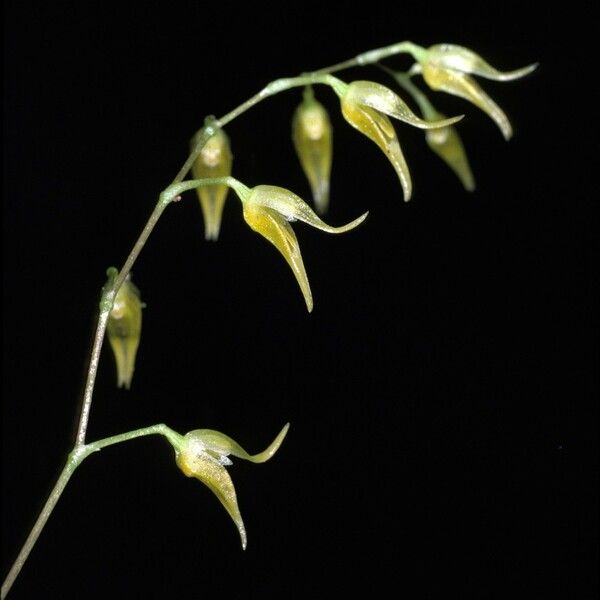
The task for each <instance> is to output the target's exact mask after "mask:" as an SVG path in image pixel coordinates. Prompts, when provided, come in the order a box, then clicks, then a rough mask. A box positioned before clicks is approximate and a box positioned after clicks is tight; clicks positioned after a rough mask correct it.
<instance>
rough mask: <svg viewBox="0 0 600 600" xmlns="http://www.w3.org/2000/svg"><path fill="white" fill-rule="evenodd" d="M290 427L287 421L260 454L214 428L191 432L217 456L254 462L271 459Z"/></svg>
mask: <svg viewBox="0 0 600 600" xmlns="http://www.w3.org/2000/svg"><path fill="white" fill-rule="evenodd" d="M289 428H290V424H289V423H286V424H285V425H284V427H283V429H282V430H281V431H280V432H279V433H278V434H277V437H276V438H275V439H274V440H273V441H272V442H271V444H270V445H269V446H268V447H267V448H266V449H265V450H263V451H262V452H259V453H258V454H248V453H247V452H246V451H245V450H244V449H243V448H242V447H241V446H240V445H239V444H238V443H237V442H236V441H235V440H232V439H231V438H230V437H229V436H228V435H225V434H224V433H221V432H220V431H215V430H214V429H195V430H194V431H191V432H190V434H194V435H195V436H196V437H197V438H198V439H199V440H201V441H202V443H203V444H204V446H205V447H206V449H207V451H212V452H214V453H215V454H216V455H217V457H218V456H222V455H225V456H228V455H230V454H231V455H233V456H237V457H238V458H243V459H244V460H249V461H251V462H253V463H263V462H266V461H267V460H269V459H270V458H271V457H272V456H273V454H275V452H277V450H279V446H281V443H282V442H283V440H284V438H285V436H286V434H287V432H288V429H289ZM190 434H188V435H190Z"/></svg>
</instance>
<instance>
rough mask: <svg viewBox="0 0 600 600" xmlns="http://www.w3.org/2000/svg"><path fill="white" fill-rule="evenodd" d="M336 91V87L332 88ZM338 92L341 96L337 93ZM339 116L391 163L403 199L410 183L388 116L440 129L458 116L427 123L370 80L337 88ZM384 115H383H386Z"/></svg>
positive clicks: (397, 98)
mask: <svg viewBox="0 0 600 600" xmlns="http://www.w3.org/2000/svg"><path fill="white" fill-rule="evenodd" d="M334 89H336V88H334ZM338 89H339V90H341V92H342V93H340V92H339V91H338ZM338 89H336V92H338V95H340V98H341V105H342V114H343V115H344V118H345V119H346V121H348V123H350V125H352V126H353V127H355V128H356V129H358V130H359V131H360V132H362V133H364V134H365V135H366V136H367V137H368V138H370V139H372V140H373V141H374V142H375V143H376V144H377V145H378V146H379V147H380V148H381V149H382V150H383V152H384V153H385V155H386V156H387V157H388V159H389V160H390V162H391V163H392V165H393V167H394V169H395V170H396V173H397V175H398V177H399V179H400V184H401V185H402V189H403V191H404V199H405V200H407V201H408V200H410V196H411V193H412V182H411V179H410V173H409V170H408V166H407V164H406V161H405V159H404V155H403V154H402V151H401V150H400V144H399V142H398V137H397V136H396V132H395V130H394V126H393V125H392V122H391V121H390V120H389V119H388V116H390V117H393V118H395V119H398V120H400V121H404V122H405V123H408V124H409V125H413V126H414V127H419V128H421V129H434V128H436V127H444V126H446V125H451V124H452V123H456V121H459V120H460V119H461V118H462V116H459V117H452V118H450V119H444V120H442V121H437V122H434V123H431V122H429V121H425V120H423V119H420V118H419V117H418V116H417V115H415V114H414V113H413V112H412V111H411V110H410V108H409V107H408V105H407V104H406V103H405V102H404V100H402V98H400V96H398V95H397V94H395V93H394V92H393V91H392V90H390V89H389V88H387V87H385V86H384V85H381V84H379V83H375V82H373V81H353V82H352V83H350V84H349V85H347V86H345V88H341V87H340V88H338ZM386 115H387V116H386Z"/></svg>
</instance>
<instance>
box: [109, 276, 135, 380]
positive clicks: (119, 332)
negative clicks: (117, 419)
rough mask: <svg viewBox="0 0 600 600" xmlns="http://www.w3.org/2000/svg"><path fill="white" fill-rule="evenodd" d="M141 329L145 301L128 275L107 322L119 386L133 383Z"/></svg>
mask: <svg viewBox="0 0 600 600" xmlns="http://www.w3.org/2000/svg"><path fill="white" fill-rule="evenodd" d="M141 333H142V301H141V300H140V293H139V291H138V289H137V288H136V287H135V285H133V283H131V281H130V280H129V279H126V280H125V281H124V282H123V285H122V286H121V288H120V289H119V291H118V292H117V296H116V298H115V301H114V304H113V308H112V310H111V311H110V314H109V317H108V324H107V334H108V341H109V342H110V345H111V348H112V351H113V354H114V356H115V362H116V364H117V387H123V386H125V387H126V388H127V389H129V387H130V386H131V380H132V378H133V371H134V368H135V357H136V354H137V349H138V346H139V344H140V336H141Z"/></svg>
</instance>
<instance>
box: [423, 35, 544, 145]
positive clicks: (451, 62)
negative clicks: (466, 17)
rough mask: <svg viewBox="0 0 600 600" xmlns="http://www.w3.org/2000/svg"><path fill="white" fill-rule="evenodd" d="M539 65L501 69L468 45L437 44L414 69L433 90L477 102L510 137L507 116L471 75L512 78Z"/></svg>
mask: <svg viewBox="0 0 600 600" xmlns="http://www.w3.org/2000/svg"><path fill="white" fill-rule="evenodd" d="M536 67H537V64H532V65H528V66H526V67H523V68H521V69H516V70H514V71H508V72H501V71H498V70H496V69H495V68H494V67H492V66H491V65H489V64H488V63H487V62H485V61H484V60H483V58H481V57H480V56H479V55H477V54H475V52H473V51H472V50H469V49H468V48H463V47H462V46H456V45H454V44H437V45H435V46H431V47H430V48H429V49H428V50H427V51H426V52H425V54H424V56H423V58H422V59H421V60H420V64H419V66H418V67H417V68H416V69H415V72H416V71H421V72H422V74H423V79H425V82H426V83H427V85H428V86H429V87H430V88H431V89H432V90H436V91H442V92H447V93H448V94H453V95H455V96H459V97H460V98H464V99H465V100H468V101H469V102H472V103H473V104H475V106H477V107H479V108H480V109H481V110H483V111H484V112H485V113H487V114H488V115H489V116H490V117H491V118H492V119H493V120H494V121H495V123H496V125H498V127H499V128H500V131H501V132H502V134H503V135H504V137H505V139H507V140H508V139H510V137H511V136H512V127H511V124H510V121H509V120H508V117H507V116H506V114H505V113H504V111H503V110H502V109H501V108H500V107H499V106H498V105H497V104H496V103H495V102H494V101H493V100H492V99H491V98H490V97H489V96H488V95H487V94H486V93H485V92H484V91H483V90H482V89H481V88H480V87H479V85H478V84H477V82H476V81H475V79H473V78H472V77H471V76H470V74H473V75H478V76H480V77H485V78H487V79H493V80H495V81H512V80H514V79H519V78H520V77H524V76H525V75H527V74H528V73H531V72H532V71H533V70H534V69H535V68H536Z"/></svg>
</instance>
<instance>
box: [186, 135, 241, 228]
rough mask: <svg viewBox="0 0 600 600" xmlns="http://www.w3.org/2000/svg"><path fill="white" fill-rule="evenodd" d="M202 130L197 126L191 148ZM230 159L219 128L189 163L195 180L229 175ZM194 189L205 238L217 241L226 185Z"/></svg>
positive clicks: (225, 195) (229, 153) (227, 143)
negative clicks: (202, 218) (196, 132)
mask: <svg viewBox="0 0 600 600" xmlns="http://www.w3.org/2000/svg"><path fill="white" fill-rule="evenodd" d="M203 131H204V130H203V129H201V130H200V131H199V132H198V134H196V136H195V137H194V139H193V140H192V147H193V146H194V141H195V140H196V139H197V138H198V136H199V135H201V134H202V133H203ZM232 160H233V157H232V154H231V149H230V146H229V138H228V137H227V134H226V133H225V132H224V131H223V130H222V129H218V130H217V132H216V133H215V134H214V135H213V136H212V137H211V138H209V139H208V141H207V142H206V144H205V145H204V147H203V148H202V150H201V151H200V154H199V155H198V158H196V161H195V162H194V164H193V166H192V173H193V175H194V178H195V179H206V178H216V177H227V176H228V175H231V163H232ZM196 191H197V194H198V198H199V200H200V206H201V208H202V214H203V216H204V237H205V238H206V239H207V240H217V239H218V237H219V230H220V228H221V215H222V213H223V205H224V204H225V198H226V197H227V192H228V191H229V188H228V187H227V186H226V185H207V186H202V187H198V188H197V189H196Z"/></svg>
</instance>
